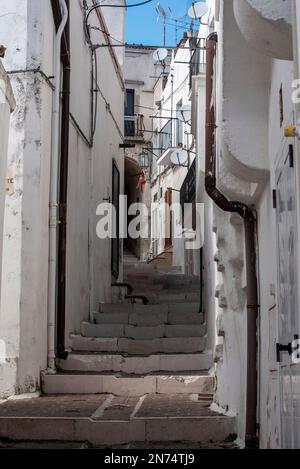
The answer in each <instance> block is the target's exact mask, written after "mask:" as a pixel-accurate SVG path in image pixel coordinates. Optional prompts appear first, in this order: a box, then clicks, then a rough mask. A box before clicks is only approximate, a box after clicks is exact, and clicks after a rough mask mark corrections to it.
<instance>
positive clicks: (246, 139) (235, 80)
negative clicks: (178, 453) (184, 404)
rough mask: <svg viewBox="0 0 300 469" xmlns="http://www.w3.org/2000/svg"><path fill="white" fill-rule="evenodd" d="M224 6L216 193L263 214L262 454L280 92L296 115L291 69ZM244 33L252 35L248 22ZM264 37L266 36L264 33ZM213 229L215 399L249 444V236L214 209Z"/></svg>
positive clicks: (273, 310)
mask: <svg viewBox="0 0 300 469" xmlns="http://www.w3.org/2000/svg"><path fill="white" fill-rule="evenodd" d="M208 3H209V5H210V6H211V7H212V11H213V9H214V6H215V5H217V2H216V4H215V5H214V3H215V2H213V1H210V2H208ZM235 3H236V2H235ZM244 3H246V2H244ZM269 3H271V2H269ZM288 3H289V2H288ZM219 4H220V10H219V16H218V15H217V11H215V13H216V14H215V20H217V19H219V20H220V22H218V21H215V23H214V25H213V29H214V30H216V31H217V32H218V36H219V43H218V54H217V69H216V71H217V75H216V76H217V81H216V90H217V102H216V106H217V126H218V130H217V157H218V187H219V189H220V190H221V191H222V192H223V193H224V194H225V195H227V197H228V198H229V199H231V200H233V199H235V200H240V201H243V202H246V203H248V204H251V205H252V206H253V208H254V209H256V211H257V220H258V232H257V236H258V246H257V249H258V279H259V290H260V299H259V303H260V315H259V334H258V335H259V363H258V366H259V371H258V375H259V392H258V397H259V409H258V414H259V424H260V443H261V447H262V448H278V447H280V444H281V442H280V396H279V378H278V365H277V363H276V357H275V352H276V341H277V340H278V333H277V324H278V312H277V307H276V304H277V299H276V293H275V291H276V284H277V260H276V253H277V245H276V220H275V211H274V209H273V200H272V189H274V181H275V178H274V175H275V170H276V160H277V157H278V154H279V152H280V148H281V146H282V143H283V141H284V138H283V128H281V127H280V106H279V103H280V99H279V97H280V94H279V92H280V88H281V87H282V91H283V103H284V110H283V111H284V121H285V122H289V119H291V113H292V110H293V105H292V102H291V81H292V79H293V63H292V62H288V61H282V60H276V59H272V58H270V57H269V55H263V54H261V53H259V52H257V50H256V48H255V47H253V48H252V44H251V41H249V42H247V41H246V40H245V38H244V36H243V35H242V34H241V32H240V30H239V28H238V25H237V23H236V20H235V16H234V10H233V2H232V1H231V0H226V1H221V2H219ZM286 5H288V4H286ZM244 19H245V18H244ZM248 26H249V27H250V26H251V25H248ZM243 28H245V29H246V30H247V28H246V25H245V23H244V24H243ZM243 28H242V29H243ZM248 29H249V28H248ZM262 33H264V30H260V34H262ZM277 39H278V38H277ZM277 39H276V38H275V42H276V40H277ZM213 229H214V231H215V233H216V237H217V238H216V239H217V249H218V251H217V255H216V260H217V261H218V267H221V268H220V273H219V274H218V276H217V279H216V285H215V293H216V295H217V297H218V301H219V305H218V308H217V309H216V313H217V314H218V315H219V319H218V320H217V324H218V328H217V329H220V326H221V329H222V331H221V332H223V333H224V339H220V340H219V342H220V345H219V347H218V349H217V352H218V353H217V355H218V363H217V364H216V375H217V389H216V394H215V401H216V403H217V404H218V405H219V406H220V407H222V408H223V409H224V411H230V412H232V413H234V414H235V415H236V416H237V431H238V435H239V436H240V437H241V438H243V436H244V430H245V405H246V403H245V397H246V387H245V382H246V375H245V369H246V347H245V340H246V327H245V324H246V309H245V308H246V298H245V289H246V278H245V259H244V246H243V244H244V233H243V232H244V230H243V226H242V225H241V220H240V221H239V220H238V218H237V217H232V216H231V215H228V214H224V213H223V212H221V211H220V210H219V209H217V208H214V221H213ZM224 267H225V269H224ZM220 313H221V316H220ZM220 318H221V320H220ZM216 319H217V318H216Z"/></svg>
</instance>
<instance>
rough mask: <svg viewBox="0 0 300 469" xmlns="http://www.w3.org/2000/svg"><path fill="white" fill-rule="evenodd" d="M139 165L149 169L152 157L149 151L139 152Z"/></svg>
mask: <svg viewBox="0 0 300 469" xmlns="http://www.w3.org/2000/svg"><path fill="white" fill-rule="evenodd" d="M139 165H140V167H141V169H149V167H150V159H149V153H148V152H147V151H143V152H142V153H140V154H139Z"/></svg>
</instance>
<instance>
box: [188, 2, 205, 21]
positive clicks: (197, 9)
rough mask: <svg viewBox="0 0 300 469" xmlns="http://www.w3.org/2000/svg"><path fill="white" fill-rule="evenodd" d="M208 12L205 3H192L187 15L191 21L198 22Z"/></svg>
mask: <svg viewBox="0 0 300 469" xmlns="http://www.w3.org/2000/svg"><path fill="white" fill-rule="evenodd" d="M207 12H208V6H207V5H206V3H203V2H197V3H193V5H192V6H191V7H190V9H189V11H188V15H189V17H190V18H192V19H193V20H200V19H201V18H203V16H204V15H206V13H207Z"/></svg>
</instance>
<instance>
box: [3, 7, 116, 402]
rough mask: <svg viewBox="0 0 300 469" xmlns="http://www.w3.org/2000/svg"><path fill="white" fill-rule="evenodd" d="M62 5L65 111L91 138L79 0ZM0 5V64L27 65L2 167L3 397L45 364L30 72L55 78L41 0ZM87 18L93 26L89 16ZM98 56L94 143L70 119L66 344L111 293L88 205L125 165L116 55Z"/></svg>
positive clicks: (36, 100) (43, 181)
mask: <svg viewBox="0 0 300 469" xmlns="http://www.w3.org/2000/svg"><path fill="white" fill-rule="evenodd" d="M70 5H71V55H72V58H71V67H72V70H71V113H72V115H73V116H74V117H75V119H76V121H77V123H78V125H79V126H80V128H81V130H82V132H83V133H84V134H85V135H86V136H87V138H89V137H90V126H91V114H90V90H91V59H90V52H89V49H88V47H87V44H86V42H85V39H84V34H83V11H82V9H81V6H82V2H79V1H75V0H74V1H71V2H70ZM0 6H1V17H0V43H1V44H2V43H3V44H5V45H6V47H7V53H6V59H5V61H4V64H5V66H6V69H7V70H9V71H12V70H14V71H18V70H27V71H26V72H24V73H20V74H19V73H15V74H12V76H11V79H12V86H13V89H14V93H15V97H16V101H17V108H16V110H15V112H14V114H13V116H12V121H11V129H10V139H9V149H8V166H9V170H10V173H11V175H12V178H14V185H13V190H12V193H11V194H9V195H7V197H6V211H5V225H4V251H3V252H4V256H3V273H2V291H3V295H2V301H1V316H0V329H1V333H3V335H4V338H5V341H6V343H7V351H8V357H9V358H8V360H7V363H6V364H5V365H3V366H2V367H1V375H0V396H6V395H11V394H14V393H26V392H34V391H35V390H37V389H39V386H40V372H41V370H44V369H46V367H47V291H48V231H49V177H50V154H51V118H52V89H51V88H50V87H49V85H48V84H47V83H46V81H45V80H44V78H43V77H42V76H41V75H40V74H38V73H36V74H34V73H32V72H30V71H28V69H29V70H31V69H36V68H38V67H40V69H41V70H42V71H43V72H44V73H45V74H46V75H47V76H53V63H52V62H53V54H54V51H53V41H54V35H55V28H54V20H53V14H52V8H51V2H50V1H48V0H47V1H46V0H45V1H42V2H41V1H39V0H13V1H11V2H9V4H8V3H7V2H5V1H1V2H0ZM122 11H123V14H124V10H123V9H122ZM91 20H92V24H93V23H94V24H95V25H98V26H99V21H98V19H97V16H96V15H95V14H94V15H92V16H91ZM100 29H101V28H100ZM95 35H96V36H97V37H96V38H95V42H96V41H97V42H100V43H102V42H103V43H104V42H105V36H104V35H103V33H100V32H95ZM98 60H99V78H98V82H99V87H100V89H101V92H99V93H98V100H99V101H98V124H97V129H96V134H95V139H94V147H93V148H92V149H91V148H90V147H89V146H88V145H87V144H86V143H85V142H84V140H83V139H82V137H81V136H80V135H79V133H78V131H77V130H75V127H74V125H73V124H72V123H71V122H70V157H69V186H68V198H69V199H68V233H67V307H66V315H67V321H66V339H67V345H68V337H69V334H70V332H79V329H80V323H81V321H82V320H84V319H88V318H89V314H90V311H94V310H96V309H97V308H98V303H99V302H100V301H109V300H110V298H111V280H112V279H111V260H110V241H109V240H108V241H100V240H99V239H98V238H97V237H96V223H97V221H98V220H97V217H96V207H97V205H98V204H99V203H100V202H102V200H103V198H106V197H107V196H111V195H112V192H111V183H112V160H113V158H114V159H115V160H116V163H117V165H118V167H119V170H120V174H121V190H122V185H123V164H124V161H123V151H121V150H120V149H119V144H120V143H121V142H122V129H123V112H124V90H123V81H122V76H121V69H120V68H118V66H117V65H116V64H118V61H117V59H115V60H113V54H111V52H110V51H109V49H108V48H101V50H100V51H98ZM117 71H118V73H117ZM112 116H113V117H112ZM118 129H120V130H118ZM121 276H122V272H121Z"/></svg>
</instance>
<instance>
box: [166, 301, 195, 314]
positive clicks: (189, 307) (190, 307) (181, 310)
mask: <svg viewBox="0 0 300 469" xmlns="http://www.w3.org/2000/svg"><path fill="white" fill-rule="evenodd" d="M199 308H200V303H192V302H187V303H169V305H168V309H169V313H174V314H197V313H199Z"/></svg>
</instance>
